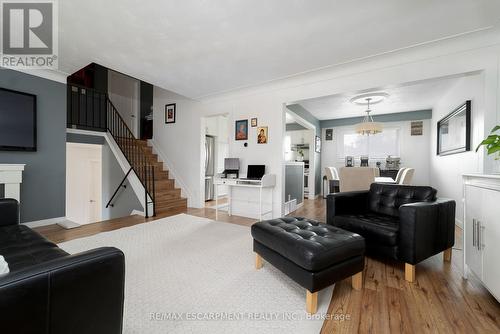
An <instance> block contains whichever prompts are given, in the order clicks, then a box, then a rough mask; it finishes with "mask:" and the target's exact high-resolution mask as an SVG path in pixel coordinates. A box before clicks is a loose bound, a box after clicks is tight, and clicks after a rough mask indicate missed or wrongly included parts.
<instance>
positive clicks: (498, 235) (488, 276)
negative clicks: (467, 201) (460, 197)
mask: <svg viewBox="0 0 500 334" xmlns="http://www.w3.org/2000/svg"><path fill="white" fill-rule="evenodd" d="M482 191H483V197H482V199H483V201H482V213H483V220H482V221H481V226H482V227H483V228H482V231H481V235H480V243H481V244H482V246H481V247H482V248H483V252H482V253H483V282H484V284H485V285H486V286H487V287H488V290H490V292H491V293H492V294H493V295H494V296H495V297H496V298H497V299H499V298H500V207H499V205H500V192H498V191H494V190H487V189H482Z"/></svg>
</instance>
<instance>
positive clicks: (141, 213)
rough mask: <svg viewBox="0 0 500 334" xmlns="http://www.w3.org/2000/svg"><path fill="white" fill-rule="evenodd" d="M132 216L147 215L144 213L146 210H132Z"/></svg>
mask: <svg viewBox="0 0 500 334" xmlns="http://www.w3.org/2000/svg"><path fill="white" fill-rule="evenodd" d="M130 215H131V216H133V215H139V216H143V217H144V216H145V214H144V211H139V210H132V212H131V213H130Z"/></svg>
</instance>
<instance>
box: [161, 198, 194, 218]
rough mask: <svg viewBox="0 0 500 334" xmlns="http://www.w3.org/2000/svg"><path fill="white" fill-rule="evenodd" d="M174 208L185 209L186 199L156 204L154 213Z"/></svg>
mask: <svg viewBox="0 0 500 334" xmlns="http://www.w3.org/2000/svg"><path fill="white" fill-rule="evenodd" d="M176 208H187V199H186V198H178V199H173V200H169V201H162V202H156V207H155V209H156V213H157V214H158V213H161V212H162V211H167V210H171V209H176Z"/></svg>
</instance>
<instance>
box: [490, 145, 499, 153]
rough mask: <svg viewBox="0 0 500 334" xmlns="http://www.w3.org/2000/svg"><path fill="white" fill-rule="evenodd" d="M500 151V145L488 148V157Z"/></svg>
mask: <svg viewBox="0 0 500 334" xmlns="http://www.w3.org/2000/svg"><path fill="white" fill-rule="evenodd" d="M498 151H500V146H499V145H496V146H492V147H490V148H488V155H490V154H493V153H495V152H498Z"/></svg>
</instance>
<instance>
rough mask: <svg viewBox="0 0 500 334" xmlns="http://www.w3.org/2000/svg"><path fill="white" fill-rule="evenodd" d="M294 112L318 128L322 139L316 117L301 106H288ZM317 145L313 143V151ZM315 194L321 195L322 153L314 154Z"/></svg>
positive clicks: (317, 130) (319, 124)
mask: <svg viewBox="0 0 500 334" xmlns="http://www.w3.org/2000/svg"><path fill="white" fill-rule="evenodd" d="M287 108H288V109H290V110H291V111H292V112H294V113H295V114H297V115H298V116H300V117H302V118H303V119H305V120H306V121H308V122H309V123H311V124H313V125H314V126H315V127H316V136H318V137H320V138H321V122H320V121H319V120H318V119H317V118H316V117H314V116H313V115H312V114H311V113H310V112H309V111H307V110H306V109H304V107H302V106H301V105H300V104H291V105H289V106H287ZM315 146H316V144H315V143H311V148H310V149H311V150H315ZM314 166H315V168H314V173H315V174H314V175H315V180H314V181H315V182H314V192H315V193H316V194H315V195H318V194H321V153H316V152H315V153H314Z"/></svg>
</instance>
